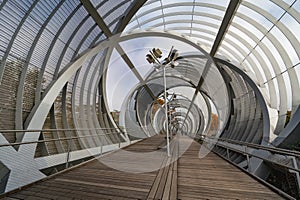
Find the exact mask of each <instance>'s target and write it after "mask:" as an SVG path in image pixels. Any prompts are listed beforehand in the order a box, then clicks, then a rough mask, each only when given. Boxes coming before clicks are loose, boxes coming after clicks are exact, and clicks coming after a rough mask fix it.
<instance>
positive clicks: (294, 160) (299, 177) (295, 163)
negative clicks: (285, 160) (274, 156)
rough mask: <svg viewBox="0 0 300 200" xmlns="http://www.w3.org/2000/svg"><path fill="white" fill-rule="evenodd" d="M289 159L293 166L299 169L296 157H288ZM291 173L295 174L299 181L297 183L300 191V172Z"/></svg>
mask: <svg viewBox="0 0 300 200" xmlns="http://www.w3.org/2000/svg"><path fill="white" fill-rule="evenodd" d="M288 157H290V158H291V159H292V162H293V165H294V167H295V169H299V168H298V164H297V160H296V158H295V156H288ZM289 171H290V172H291V173H295V175H296V179H297V183H298V189H299V191H300V176H299V172H297V171H294V170H291V169H290V170H289Z"/></svg>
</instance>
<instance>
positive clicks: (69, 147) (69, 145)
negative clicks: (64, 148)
mask: <svg viewBox="0 0 300 200" xmlns="http://www.w3.org/2000/svg"><path fill="white" fill-rule="evenodd" d="M69 138H70V136H69ZM70 151H71V139H69V140H68V152H67V161H66V168H69V161H70Z"/></svg>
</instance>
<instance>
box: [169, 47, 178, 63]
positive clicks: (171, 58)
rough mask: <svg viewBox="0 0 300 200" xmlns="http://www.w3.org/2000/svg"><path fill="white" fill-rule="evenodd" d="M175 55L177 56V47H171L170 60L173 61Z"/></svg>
mask: <svg viewBox="0 0 300 200" xmlns="http://www.w3.org/2000/svg"><path fill="white" fill-rule="evenodd" d="M177 57H178V50H177V49H173V50H172V51H171V55H170V60H171V61H175V60H176V58H177Z"/></svg>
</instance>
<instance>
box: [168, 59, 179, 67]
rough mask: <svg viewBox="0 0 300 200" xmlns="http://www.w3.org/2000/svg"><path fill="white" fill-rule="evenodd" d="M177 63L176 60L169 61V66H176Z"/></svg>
mask: <svg viewBox="0 0 300 200" xmlns="http://www.w3.org/2000/svg"><path fill="white" fill-rule="evenodd" d="M178 65H179V63H178V62H176V61H172V62H170V66H171V67H172V68H174V67H177V66H178Z"/></svg>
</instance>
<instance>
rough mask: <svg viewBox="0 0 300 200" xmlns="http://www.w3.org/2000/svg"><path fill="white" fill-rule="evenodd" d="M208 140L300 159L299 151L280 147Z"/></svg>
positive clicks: (235, 141) (229, 140) (225, 140)
mask: <svg viewBox="0 0 300 200" xmlns="http://www.w3.org/2000/svg"><path fill="white" fill-rule="evenodd" d="M208 138H209V139H215V140H218V141H223V142H229V143H231V144H238V145H243V146H247V147H252V148H255V149H260V150H267V151H271V152H273V153H277V154H284V155H289V156H295V157H300V152H298V151H293V150H288V149H282V148H278V147H269V146H263V145H259V144H254V143H248V142H241V141H237V140H231V139H225V138H213V137H208Z"/></svg>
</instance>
